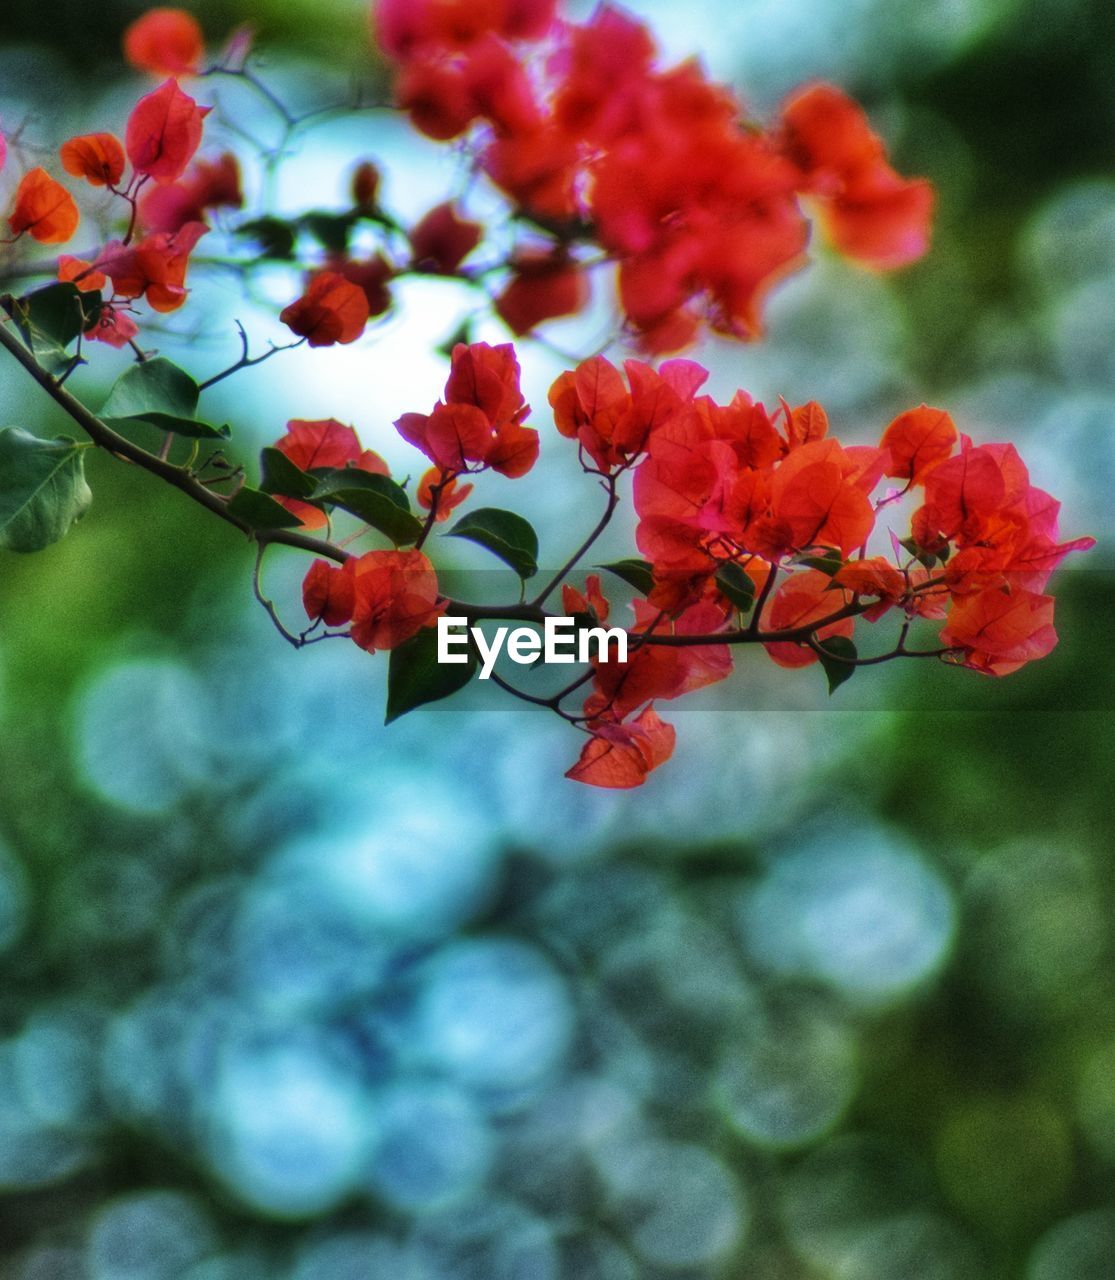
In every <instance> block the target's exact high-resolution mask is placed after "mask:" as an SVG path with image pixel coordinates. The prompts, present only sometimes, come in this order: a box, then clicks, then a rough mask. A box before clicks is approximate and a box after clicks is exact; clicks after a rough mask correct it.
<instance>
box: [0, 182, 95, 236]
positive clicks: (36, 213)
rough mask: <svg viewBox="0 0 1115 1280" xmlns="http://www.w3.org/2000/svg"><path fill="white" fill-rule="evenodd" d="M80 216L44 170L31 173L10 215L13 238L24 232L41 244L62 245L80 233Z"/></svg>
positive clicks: (17, 192)
mask: <svg viewBox="0 0 1115 1280" xmlns="http://www.w3.org/2000/svg"><path fill="white" fill-rule="evenodd" d="M80 221H81V215H80V214H79V213H78V211H77V205H76V204H74V198H73V196H71V195H70V193H69V192H68V191H67V190H66V188H65V187H64V186H62V185H61V183H58V182H55V180H54V179H53V178H52V177H51V176H50V174H48V173H47V171H46V170H45V169H39V168H35V169H31V170H29V171H28V172H27V173H25V174H24V175H23V177H22V178H21V179H20V183H19V186H18V187H17V188H16V193H15V206H14V207H13V209H12V211H11V213H10V214H9V215H8V226H9V227H11V229H12V232H13V234H14V235H17V236H19V235H22V234H23V233H24V232H25V231H26V232H27V233H28V234H29V235H30V236H31V237H32V238H33V239H35V240H38V241H39V243H40V244H63V243H64V242H65V241H67V240H69V238H70V237H71V236H72V235H73V233H74V232H75V231H76V230H77V224H78V223H79V222H80Z"/></svg>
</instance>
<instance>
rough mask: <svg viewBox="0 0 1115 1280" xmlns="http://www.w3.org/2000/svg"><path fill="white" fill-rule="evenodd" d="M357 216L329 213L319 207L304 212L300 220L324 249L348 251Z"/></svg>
mask: <svg viewBox="0 0 1115 1280" xmlns="http://www.w3.org/2000/svg"><path fill="white" fill-rule="evenodd" d="M357 217H358V215H356V214H354V213H329V212H326V211H323V210H320V209H317V210H313V211H312V212H310V213H305V214H303V215H302V217H301V218H300V219H299V221H300V223H301V225H302V226H303V227H305V228H306V230H307V231H308V232H309V233H310V235H312V236H313V238H314V239H315V240H316V241H317V242H318V244H320V245H321V247H322V248H323V249H328V250H329V251H330V252H331V253H346V252H347V251H348V241H349V236H350V235H351V234H352V228H353V227H354V226H355V224H356V222H357Z"/></svg>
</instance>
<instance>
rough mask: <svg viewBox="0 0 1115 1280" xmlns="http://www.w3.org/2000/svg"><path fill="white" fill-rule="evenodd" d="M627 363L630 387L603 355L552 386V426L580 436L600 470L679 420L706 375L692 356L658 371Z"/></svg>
mask: <svg viewBox="0 0 1115 1280" xmlns="http://www.w3.org/2000/svg"><path fill="white" fill-rule="evenodd" d="M623 367H624V371H625V372H626V374H627V380H628V384H629V385H630V390H629V389H628V386H625V385H624V381H623V378H622V376H621V375H620V373H619V371H618V370H617V369H616V367H615V366H614V365H613V364H612V363H611V362H610V361H609V360H605V359H604V357H603V356H594V357H593V358H592V359H591V360H585V361H584V362H583V363H582V364H580V365H579V366H578V367H577V369H576V371H575V372H570V373H563V374H561V375H560V376H559V377H558V379H557V381H556V382H555V383H554V384H553V386H552V387H551V388H550V397H549V399H550V405H551V407H552V408H553V411H554V425H555V426H556V427H557V429H558V430H559V431H560V432H561V434H562V435H563V436H568V437H569V438H570V439H576V440H577V441H578V442H579V443H580V445H581V446H582V448H584V449H585V451H586V452H587V453H588V454H589V456H590V457H591V458H592V460H593V462H595V464H596V466H597V468H598V469H599V470H601V471H610V470H611V469H612V468H613V467H617V466H622V465H625V464H626V463H628V462H630V461H631V460H632V459H633V458H634V457H636V456H637V455H638V454H640V453H642V452H643V451H644V450H645V449H647V448H648V447H649V444H650V441H651V438H652V433H653V432H655V431H659V430H661V429H662V428H664V427H665V426H667V425H668V424H670V423H671V422H673V421H674V420H675V419H677V418H678V416H679V415H681V414H682V411H683V410H684V409H685V407H686V406H687V405H689V404H690V402H691V401H692V400H693V397H694V395H695V394H696V392H697V390H698V388H699V387H700V385H701V383H702V382H704V380H705V379H706V378H707V377H708V373H707V371H706V370H704V369H702V368H701V366H700V365H698V364H694V363H693V362H692V361H691V360H667V361H666V363H665V364H663V365H662V367H661V369H659V370H658V371H657V372H656V371H655V370H654V369H652V368H651V367H650V365H648V364H644V363H642V362H641V361H639V360H627V361H625V362H624V366H623Z"/></svg>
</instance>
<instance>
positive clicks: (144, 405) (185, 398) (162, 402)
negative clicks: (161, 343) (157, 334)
mask: <svg viewBox="0 0 1115 1280" xmlns="http://www.w3.org/2000/svg"><path fill="white" fill-rule="evenodd" d="M199 394H200V391H199V388H198V385H197V383H196V382H195V381H194V380H193V378H191V377H190V375H189V374H188V373H187V372H186V371H185V369H179V367H178V366H177V365H176V364H172V363H171V362H170V361H169V360H167V359H166V358H165V357H163V356H157V357H156V358H155V359H154V360H144V361H143V362H142V363H141V364H133V365H132V367H131V368H130V369H129V370H128V371H127V372H126V373H122V374H121V375H120V377H119V378H117V379H116V382H115V383H114V384H113V388H112V390H111V391H110V392H109V393H108V399H107V400H106V401H105V402H104V404H103V405H102V406H101V417H103V418H104V417H107V418H146V417H147V416H148V414H161V415H163V416H164V417H167V416H169V417H172V418H186V419H192V418H193V416H194V414H195V413H196V412H197V401H198V396H199Z"/></svg>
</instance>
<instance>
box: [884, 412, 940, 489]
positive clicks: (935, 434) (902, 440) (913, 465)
mask: <svg viewBox="0 0 1115 1280" xmlns="http://www.w3.org/2000/svg"><path fill="white" fill-rule="evenodd" d="M956 439H957V436H956V426H955V424H954V423H953V420H952V419H951V418H950V417H949V415H948V414H947V413H946V412H945V411H944V409H930V408H929V406H928V405H924V404H923V405H921V406H920V407H919V408H917V409H907V410H906V412H905V413H900V414H899V415H898V417H897V418H895V420H894V421H893V422H892V423H891V424H890V426H889V427H887V429H886V431H884V432H883V439H882V442H881V443H882V447H883V448H884V449H887V450H889V451H890V461H889V464H888V466H887V475H888V476H898V477H901V478H903V479H906V480H909V481H911V482H912V483H914V484H918V483H919V482H920V481H922V480H923V479H924V477H925V474H926V472H927V471H930V470H932V468H933V467H935V466H937V464H938V463H940V462H944V460H945V459H946V458H947V457H949V456H950V455H951V453H952V451H953V449H954V448H955V447H956Z"/></svg>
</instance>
